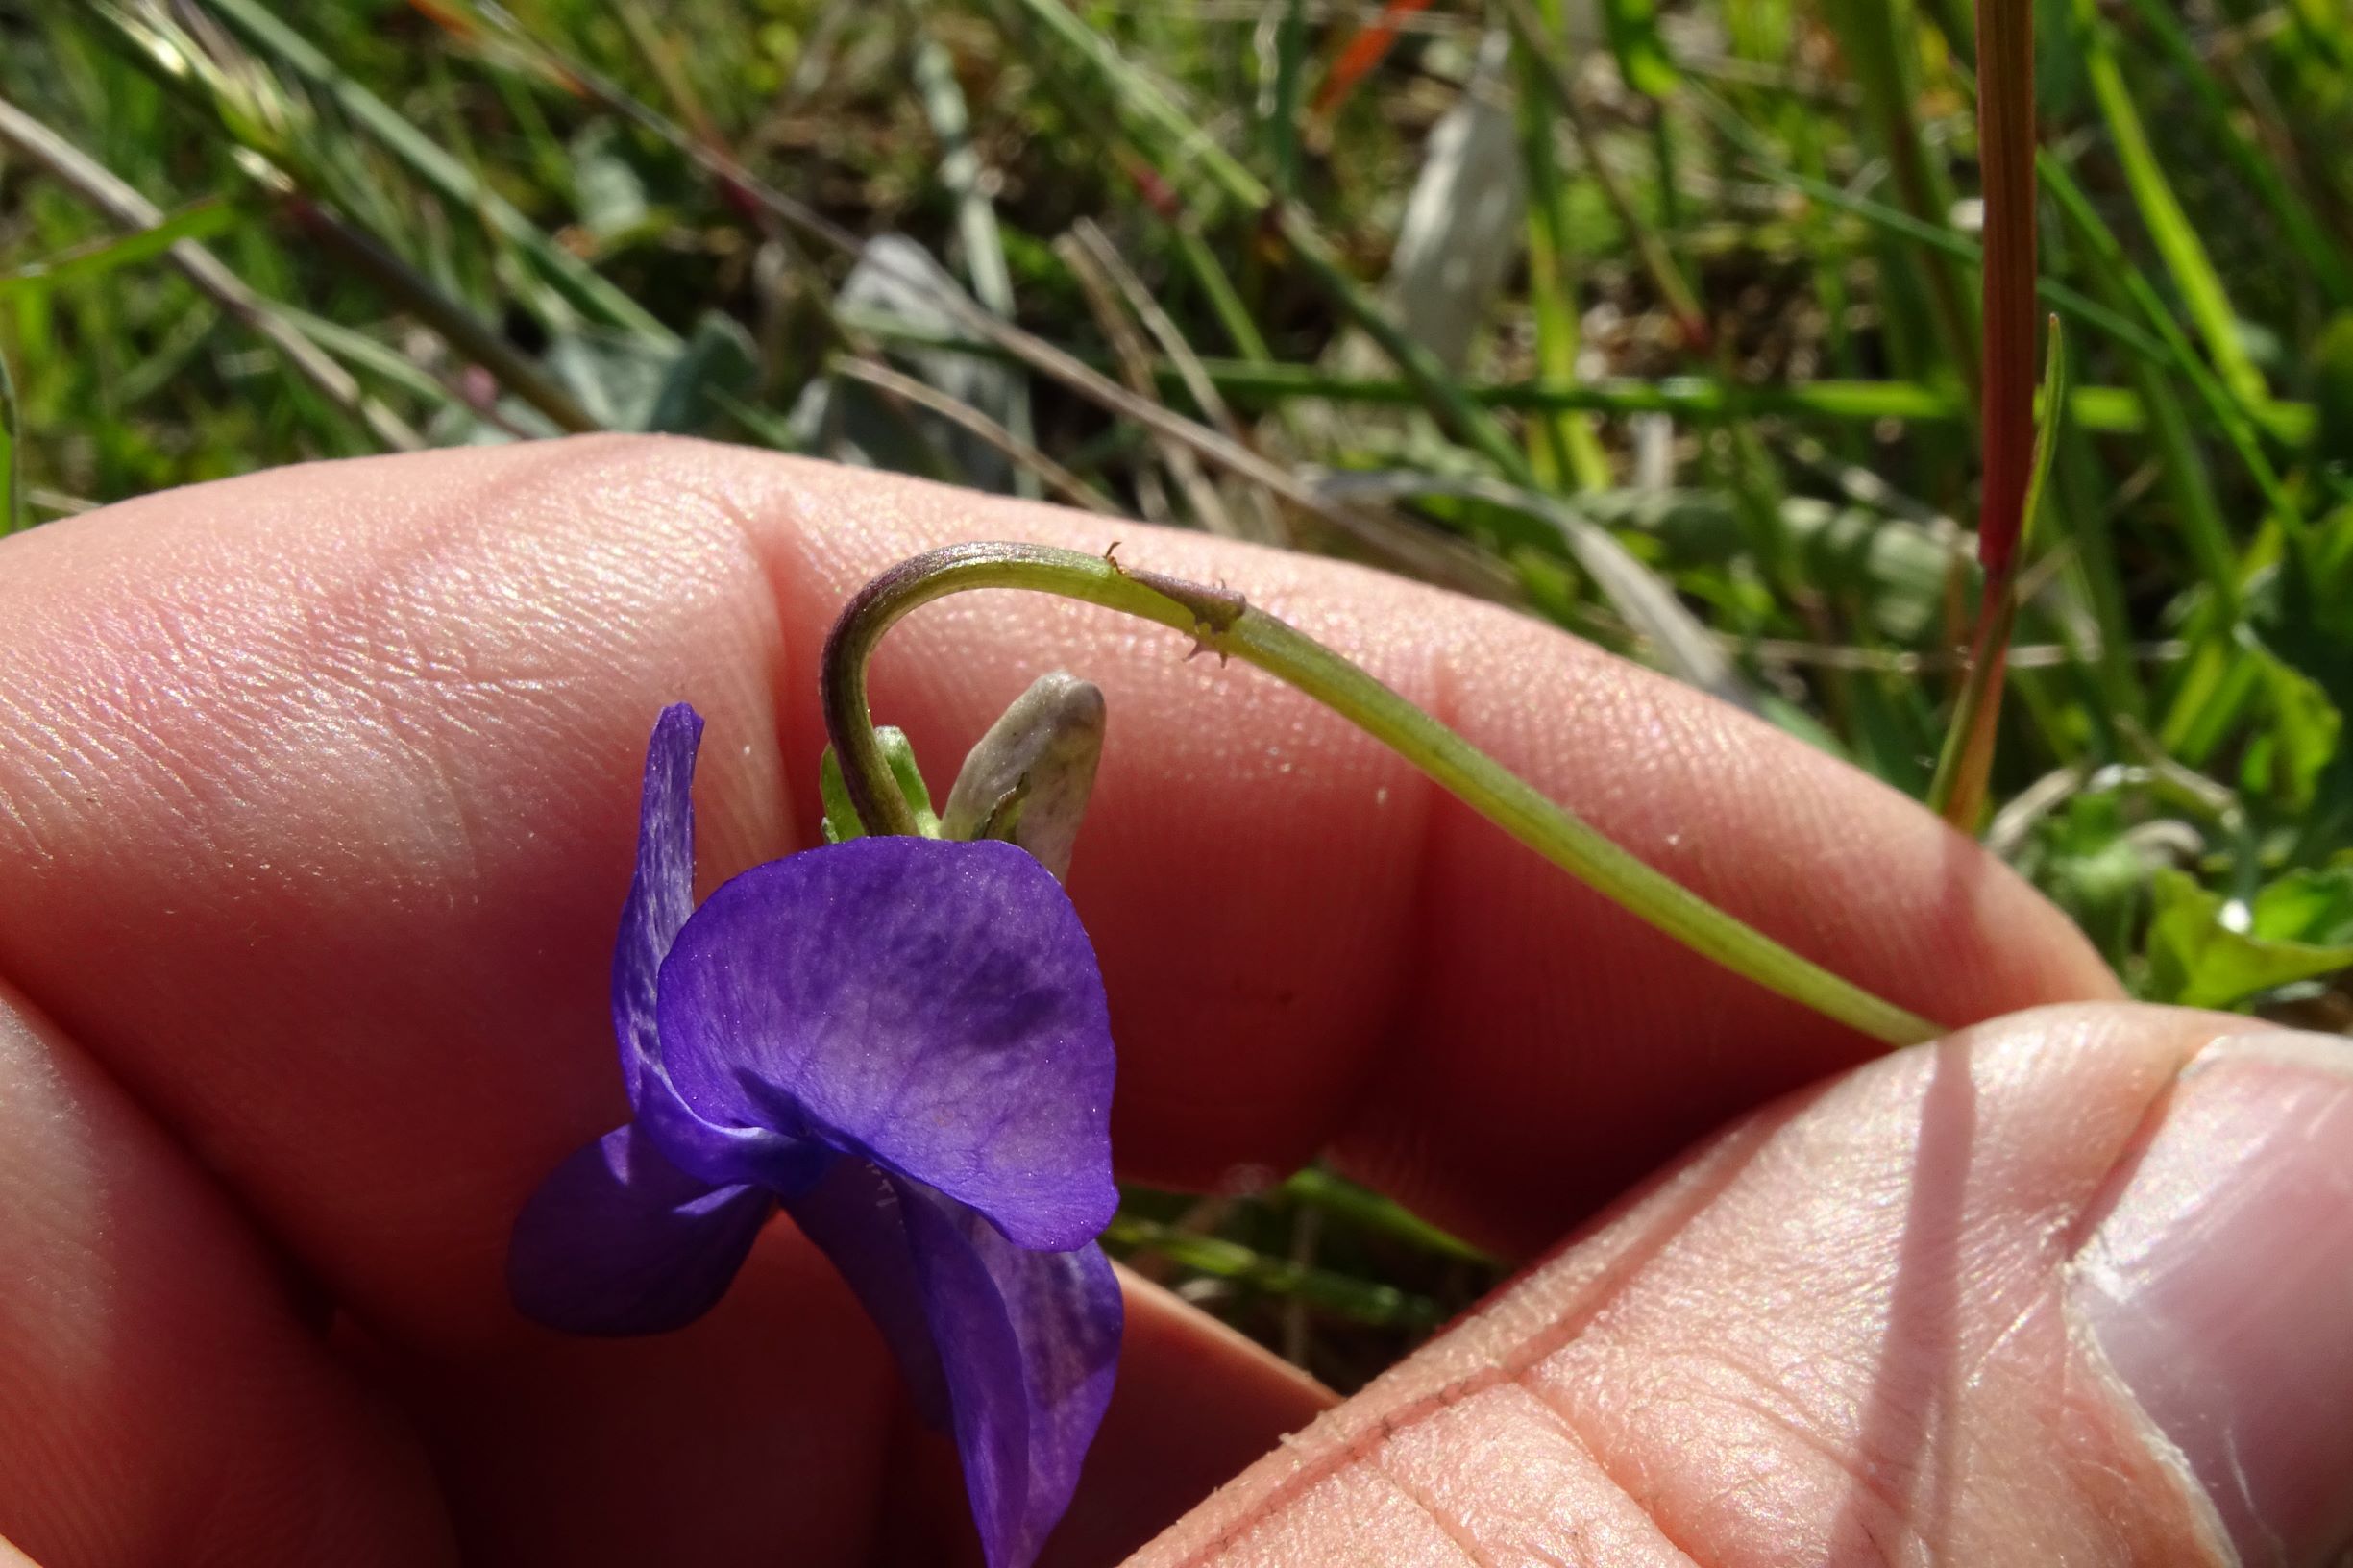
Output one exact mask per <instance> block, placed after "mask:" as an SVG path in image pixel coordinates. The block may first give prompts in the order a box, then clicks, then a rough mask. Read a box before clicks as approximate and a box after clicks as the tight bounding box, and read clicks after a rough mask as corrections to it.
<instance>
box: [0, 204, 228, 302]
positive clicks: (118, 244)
mask: <svg viewBox="0 0 2353 1568" xmlns="http://www.w3.org/2000/svg"><path fill="white" fill-rule="evenodd" d="M246 216H247V214H246V212H245V211H244V209H243V208H237V207H234V206H232V205H231V204H230V203H228V202H224V201H219V200H217V199H207V200H205V201H201V202H198V203H196V204H195V205H194V206H193V207H188V208H183V209H181V210H180V211H178V212H175V213H173V214H172V215H171V216H170V217H167V218H165V219H164V220H163V221H162V222H161V223H159V224H157V225H156V226H155V227H154V228H152V229H141V230H137V231H135V233H128V234H124V235H122V236H121V237H119V238H114V239H106V240H101V241H99V242H98V243H96V244H93V245H81V246H76V247H75V248H74V249H72V250H70V251H67V252H65V253H64V254H62V255H61V256H55V257H50V258H49V259H48V260H45V261H36V262H33V263H32V264H31V265H29V266H22V267H17V268H14V269H13V270H12V271H9V272H0V305H6V304H8V303H9V302H10V301H11V300H13V299H17V298H19V297H21V296H23V295H26V294H29V293H32V292H33V291H35V290H37V289H45V288H54V287H56V286H57V285H58V284H60V283H86V282H90V281H92V280H93V279H97V278H103V277H105V276H106V275H107V274H108V273H110V272H113V271H115V270H116V269H118V268H121V267H135V266H138V265H140V264H141V263H143V262H147V261H152V260H154V259H155V258H156V257H159V256H161V255H162V254H163V253H164V252H165V251H168V250H170V249H171V248H172V247H173V246H175V245H177V244H179V243H180V242H181V241H182V240H184V239H197V240H202V239H210V238H211V237H212V236H214V235H215V234H220V233H227V232H228V231H229V230H230V229H232V228H234V227H235V226H236V225H237V224H239V223H241V222H243V221H244V220H245V218H246Z"/></svg>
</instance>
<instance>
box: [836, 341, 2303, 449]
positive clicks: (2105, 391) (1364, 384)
mask: <svg viewBox="0 0 2353 1568" xmlns="http://www.w3.org/2000/svg"><path fill="white" fill-rule="evenodd" d="M2063 314H2064V312H2063ZM845 319H846V320H848V321H849V322H851V323H852V324H853V325H855V326H856V327H857V328H859V329H860V330H861V331H867V332H870V333H871V334H872V335H874V336H875V337H878V338H881V339H883V340H885V341H887V342H891V343H898V344H903V345H905V346H907V347H910V348H923V349H937V350H944V351H947V352H949V353H955V354H969V355H979V356H982V357H985V358H1005V357H1010V356H1009V355H1007V353H1006V351H1005V350H1003V349H1001V348H998V347H995V346H993V345H992V344H991V343H990V342H989V341H987V340H986V339H983V338H981V337H980V336H978V335H977V334H968V333H966V332H961V331H952V330H951V331H942V330H940V329H938V328H935V327H931V326H928V325H924V324H919V323H916V322H912V321H908V320H906V319H904V318H902V317H895V316H891V315H888V314H885V313H881V312H875V311H867V310H853V311H849V312H846V317H845ZM2069 319H2073V318H2071V317H2070V318H2069ZM1059 352H1062V353H1065V354H1069V353H1070V351H1068V350H1062V351H1059ZM1070 356H1071V357H1072V358H1073V359H1074V360H1077V361H1078V362H1080V363H1083V364H1088V365H1090V367H1091V368H1099V367H1098V366H1096V364H1095V362H1094V361H1091V360H1089V359H1087V358H1085V357H1084V356H1082V355H1075V354H1072V355H1070ZM1199 363H1200V368H1201V373H1202V374H1203V375H1204V376H1206V377H1208V378H1209V380H1210V381H1211V383H1212V384H1213V385H1214V386H1215V387H1216V388H1217V390H1218V391H1219V392H1220V393H1222V394H1223V395H1224V396H1226V397H1227V398H1229V399H1233V400H1236V401H1238V402H1243V403H1245V404H1247V405H1249V406H1252V407H1257V406H1261V405H1266V404H1283V403H1287V402H1289V401H1291V400H1294V399H1311V400H1314V401H1318V402H1326V403H1364V404H1385V405H1392V406H1407V405H1410V404H1415V403H1418V402H1419V401H1420V397H1419V394H1418V393H1416V392H1415V391H1414V389H1413V388H1412V387H1411V386H1409V385H1408V384H1407V383H1406V382H1404V381H1402V380H1394V379H1391V378H1384V377H1356V376H1335V375H1331V374H1328V373H1326V372H1324V371H1321V370H1318V369H1317V368H1315V367H1314V366H1311V365H1299V364H1288V363H1279V362H1274V361H1259V360H1241V359H1224V358H1216V357H1207V356H1205V357H1203V358H1202V359H1201V360H1200V361H1199ZM1153 376H1154V379H1155V380H1157V381H1158V382H1159V384H1160V385H1161V386H1162V387H1163V388H1164V389H1171V390H1173V389H1175V388H1177V387H1179V386H1181V385H1182V381H1183V377H1182V373H1181V372H1180V371H1179V370H1178V369H1177V368H1176V367H1175V366H1174V365H1173V364H1168V363H1165V362H1164V363H1159V364H1156V365H1155V366H1154V368H1153ZM1462 392H1463V395H1464V396H1465V397H1467V398H1470V399H1472V400H1473V401H1474V402H1477V403H1480V404H1484V405H1486V406H1488V407H1491V408H1509V409H1517V410H1539V411H1542V410H1553V409H1571V410H1581V411H1585V412H1591V413H1597V414H1606V415H1613V416H1614V415H1628V414H1674V415H1678V416H1680V417H1684V418H1690V419H1722V418H1727V417H1729V416H1732V415H1736V414H1737V415H1749V416H1754V417H1764V416H1768V415H1785V416H1795V417H1804V418H1810V419H1822V420H1831V421H1836V422H1840V423H1851V424H1863V425H1869V424H1875V423H1878V422H1880V421H1885V420H1898V421H1902V422H1904V423H1907V424H1934V425H1955V424H1963V423H1966V422H1968V421H1969V420H1970V418H1971V410H1970V408H1969V406H1968V405H1967V404H1964V403H1963V402H1962V401H1961V399H1960V398H1959V397H1958V396H1956V395H1955V394H1954V393H1953V392H1952V391H1951V390H1949V388H1945V387H1936V386H1927V385H1923V384H1921V383H1919V382H1916V381H1854V380H1821V381H1807V382H1802V383H1799V384H1795V385H1788V386H1763V385H1750V384H1746V383H1742V384H1733V385H1728V384H1726V383H1724V382H1721V381H1719V380H1715V379H1714V378H1712V377H1710V378H1702V377H1696V376H1673V377H1668V378H1665V379H1664V380H1629V379H1625V378H1613V379H1609V380H1594V381H1581V380H1570V381H1561V380H1542V379H1538V380H1526V381H1500V382H1499V381H1468V382H1464V383H1462ZM2260 417H2261V419H2262V421H2263V426H2264V429H2266V430H2267V432H2269V433H2270V434H2271V435H2272V436H2274V437H2275V438H2277V439H2279V440H2281V441H2283V442H2285V443H2288V444H2290V445H2292V446H2301V445H2304V444H2305V443H2307V442H2309V441H2310V440H2311V439H2312V435H2313V431H2314V429H2315V427H2316V415H2315V412H2314V410H2313V407H2312V405H2311V404H2302V403H2287V402H2276V401H2275V402H2268V403H2266V404H2261V405H2260ZM2068 422H2069V423H2070V424H2071V425H2072V426H2074V427H2075V428H2076V429H2081V430H2084V431H2086V432H2088V433H2096V434H2101V435H2140V434H2144V433H2145V432H2146V431H2148V430H2149V429H2150V428H2151V427H2150V421H2149V416H2148V412H2147V409H2146V407H2145V405H2144V404H2143V403H2142V401H2141V398H2140V396H2139V394H2138V393H2136V392H2135V391H2133V390H2131V389H2130V388H2125V387H2114V386H2084V387H2076V388H2073V389H2071V391H2070V392H2069V394H2068Z"/></svg>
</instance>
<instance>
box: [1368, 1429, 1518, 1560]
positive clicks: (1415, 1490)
mask: <svg viewBox="0 0 2353 1568" xmlns="http://www.w3.org/2000/svg"><path fill="white" fill-rule="evenodd" d="M1365 1462H1366V1463H1367V1464H1369V1465H1370V1466H1371V1467H1372V1468H1373V1470H1374V1471H1375V1472H1376V1473H1377V1474H1378V1475H1379V1476H1380V1477H1381V1479H1382V1480H1383V1481H1385V1482H1387V1483H1388V1484H1389V1485H1390V1486H1391V1487H1392V1488H1394V1489H1395V1490H1396V1492H1397V1495H1398V1496H1400V1497H1402V1498H1404V1499H1405V1500H1406V1501H1407V1502H1408V1503H1410V1504H1412V1505H1413V1507H1416V1508H1419V1509H1420V1510H1421V1511H1422V1512H1423V1513H1424V1514H1426V1515H1428V1516H1429V1519H1430V1522H1431V1523H1432V1524H1434V1525H1435V1526H1437V1527H1438V1529H1439V1530H1441V1531H1444V1532H1445V1534H1446V1538H1447V1539H1448V1540H1450V1541H1452V1542H1454V1543H1455V1545H1456V1547H1457V1548H1458V1550H1460V1552H1461V1553H1462V1555H1463V1556H1465V1557H1468V1558H1469V1559H1470V1560H1471V1562H1472V1564H1473V1568H1497V1564H1496V1561H1495V1559H1494V1558H1493V1557H1492V1556H1488V1555H1487V1554H1486V1553H1484V1552H1483V1551H1481V1550H1480V1548H1479V1541H1478V1539H1477V1537H1475V1536H1474V1535H1472V1534H1471V1532H1470V1531H1469V1530H1468V1529H1467V1528H1465V1527H1464V1525H1463V1523H1462V1521H1461V1520H1459V1519H1458V1518H1456V1517H1455V1516H1454V1514H1453V1512H1452V1511H1451V1510H1449V1509H1446V1508H1441V1507H1438V1505H1437V1500H1436V1499H1434V1498H1433V1497H1432V1496H1431V1495H1430V1494H1429V1493H1428V1492H1426V1491H1424V1490H1423V1489H1422V1488H1421V1487H1420V1486H1417V1485H1415V1484H1414V1483H1413V1482H1412V1481H1410V1480H1409V1479H1408V1478H1407V1477H1405V1476H1401V1475H1399V1474H1398V1473H1397V1472H1396V1471H1395V1470H1394V1469H1392V1468H1391V1467H1390V1466H1389V1465H1387V1464H1385V1463H1384V1462H1382V1458H1381V1451H1380V1450H1379V1449H1375V1450H1373V1451H1372V1452H1371V1453H1370V1454H1368V1455H1367V1456H1366V1457H1365Z"/></svg>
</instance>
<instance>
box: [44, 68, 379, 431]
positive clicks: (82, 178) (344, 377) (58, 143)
mask: <svg viewBox="0 0 2353 1568" xmlns="http://www.w3.org/2000/svg"><path fill="white" fill-rule="evenodd" d="M0 142H4V143H6V144H8V145H10V146H13V147H15V148H16V149H17V150H18V151H19V152H21V153H23V154H24V155H25V157H27V158H28V159H32V160H33V161H34V162H36V163H37V164H39V165H40V166H41V167H42V168H43V169H45V170H47V171H48V172H49V174H50V175H51V176H52V177H53V178H55V179H56V180H57V181H58V183H59V184H62V185H63V186H65V187H66V188H67V189H68V190H71V191H72V192H73V193H74V194H75V195H76V196H78V197H79V198H81V199H82V200H83V201H84V202H86V203H87V204H88V205H89V206H91V207H93V208H96V209H97V210H98V211H99V212H100V213H101V214H103V215H104V216H105V217H106V218H107V219H108V221H109V222H111V223H113V224H115V225H117V226H119V227H121V228H124V229H131V230H144V229H151V228H153V227H154V226H155V225H157V224H159V223H161V222H162V221H163V213H162V211H161V210H160V209H159V208H157V207H156V205H155V204H154V203H152V202H150V201H148V200H147V198H146V197H144V196H142V195H140V194H139V193H138V192H137V191H135V190H134V189H132V188H131V187H130V186H129V185H127V184H124V183H123V182H122V181H121V180H119V179H117V178H115V176H114V175H113V174H112V173H111V172H110V171H109V170H108V169H106V168H105V167H104V166H102V165H101V164H100V163H99V162H98V161H97V160H96V159H93V158H91V157H90V156H89V155H88V154H86V153H85V152H83V151H82V150H81V149H80V148H78V147H76V146H74V145H73V144H72V143H71V142H69V141H67V140H66V139H65V138H64V137H62V136H61V135H58V134H57V133H56V132H54V131H51V130H50V129H49V128H48V127H47V126H45V125H42V124H41V123H40V122H39V121H38V120H36V119H34V118H33V117H32V116H31V115H29V114H27V113H25V112H24V111H23V110H19V109H17V108H16V107H15V106H14V105H12V104H10V103H8V102H7V101H6V100H0ZM165 254H166V255H168V256H169V257H171V260H172V264H173V265H174V266H176V267H178V268H179V269H180V271H181V272H182V273H184V275H185V276H186V277H187V280H188V282H191V283H193V284H195V286H196V288H197V290H198V292H200V293H202V294H203V295H204V296H205V297H206V298H208V299H209V300H210V301H212V303H213V304H215V305H217V306H220V307H221V309H222V310H224V311H226V312H227V313H228V314H229V316H230V317H231V319H233V320H234V321H236V322H237V323H238V324H239V325H241V326H243V327H244V328H245V329H246V330H247V331H251V332H253V333H254V334H255V335H256V336H257V337H259V338H261V339H262V340H263V341H264V342H266V343H268V344H269V345H270V347H271V348H273V349H275V350H276V351H277V352H278V353H279V355H281V356H282V358H283V359H284V360H285V362H286V363H287V365H288V366H290V367H291V368H292V369H293V371H294V373H295V375H296V376H297V377H299V378H300V379H301V380H304V381H305V382H307V383H308V384H309V385H310V386H311V387H313V388H314V389H316V390H317V391H318V392H319V394H320V395H321V396H323V397H325V398H326V399H327V401H328V402H329V403H330V404H333V405H334V406H335V407H336V408H339V409H341V410H342V411H343V412H344V413H345V414H347V415H349V416H350V417H351V418H352V419H354V420H355V421H356V422H357V423H358V424H359V425H360V426H361V428H363V429H366V430H368V431H369V432H370V433H371V434H372V435H374V436H375V438H376V440H377V441H378V442H379V443H380V444H381V445H382V446H384V447H386V448H388V449H390V450H392V451H394V452H414V451H417V450H419V449H421V448H423V447H424V446H425V444H426V443H425V438H424V437H423V436H421V435H419V434H418V433H417V432H416V431H415V430H414V429H411V428H410V427H409V424H408V422H407V421H406V420H404V419H403V418H402V417H401V416H400V415H399V414H396V413H394V412H393V411H392V410H391V409H390V408H388V407H386V406H385V405H384V404H383V403H381V402H380V400H378V399H377V398H375V397H372V396H370V395H369V394H368V392H367V391H365V390H364V389H363V388H362V387H361V386H360V384H359V382H358V380H356V379H355V378H354V377H353V375H352V373H351V372H350V371H348V370H345V369H344V368H343V367H342V366H341V365H339V364H337V363H335V361H334V360H333V359H331V358H330V357H328V355H325V354H323V353H321V352H320V351H319V349H318V348H317V347H315V346H314V345H313V344H311V343H310V342H309V341H308V340H307V339H306V338H305V337H304V336H303V335H302V333H300V332H299V331H295V330H294V328H293V327H292V326H291V325H290V324H288V323H287V322H286V321H285V319H284V318H283V317H282V316H281V315H280V314H279V313H278V312H277V309H276V307H275V306H272V305H271V303H270V302H269V301H267V300H264V299H263V298H262V297H261V296H260V295H259V294H257V293H256V292H255V291H254V290H253V289H252V288H250V287H248V286H247V285H246V283H245V282H244V280H242V279H240V278H239V277H237V275H236V274H235V273H233V272H232V271H230V270H229V268H228V267H227V266H226V265H224V264H223V263H222V262H221V260H220V259H219V257H215V256H214V255H213V254H212V253H211V252H210V251H208V250H207V249H206V248H205V247H204V246H202V245H199V244H197V243H196V242H195V241H194V240H189V239H183V240H179V241H177V242H175V243H174V244H173V245H172V246H171V248H170V250H169V251H167V252H166V253H165Z"/></svg>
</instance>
